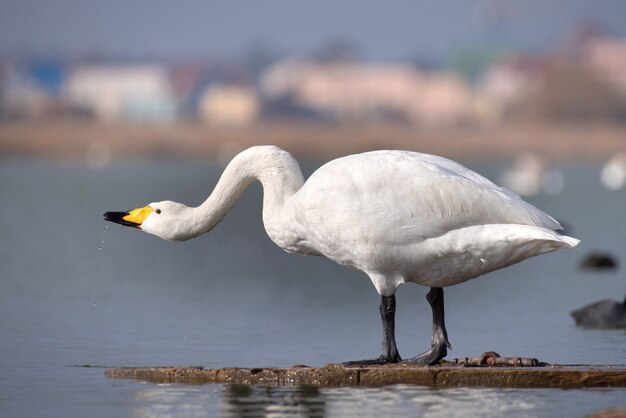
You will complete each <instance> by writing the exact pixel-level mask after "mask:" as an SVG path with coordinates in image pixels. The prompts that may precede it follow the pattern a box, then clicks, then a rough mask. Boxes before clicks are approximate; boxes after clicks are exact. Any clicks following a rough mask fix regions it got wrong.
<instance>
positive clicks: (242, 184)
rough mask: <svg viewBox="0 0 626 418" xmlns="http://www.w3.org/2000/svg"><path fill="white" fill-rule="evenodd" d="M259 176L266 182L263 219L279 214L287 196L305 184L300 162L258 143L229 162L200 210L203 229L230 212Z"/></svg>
mask: <svg viewBox="0 0 626 418" xmlns="http://www.w3.org/2000/svg"><path fill="white" fill-rule="evenodd" d="M255 180H259V181H260V182H261V184H262V185H263V221H264V222H265V224H266V225H267V223H268V220H269V219H270V218H272V217H274V216H276V215H278V214H279V213H280V211H281V209H282V208H283V206H284V203H285V202H286V201H287V199H288V198H289V197H290V196H292V195H293V194H294V193H295V192H296V191H298V189H300V187H302V185H303V184H304V178H303V176H302V171H301V170H300V166H299V165H298V162H297V161H296V160H295V159H294V158H293V157H292V156H291V154H289V153H288V152H286V151H283V150H282V149H280V148H278V147H274V146H256V147H252V148H248V149H247V150H245V151H243V152H241V153H240V154H238V155H237V156H235V158H233V160H232V161H231V162H230V163H229V164H228V166H227V167H226V169H225V170H224V172H223V173H222V176H221V177H220V179H219V181H218V183H217V185H216V186H215V189H213V192H212V193H211V195H210V196H209V197H208V198H207V200H206V201H204V203H202V204H201V205H200V206H198V207H197V208H195V209H194V211H199V212H200V213H196V215H198V216H197V217H196V218H197V219H198V220H199V223H200V224H199V225H197V228H198V229H199V230H200V233H204V232H207V231H209V230H211V229H212V228H213V227H215V225H217V224H218V223H219V222H220V221H221V220H222V219H223V218H224V216H226V214H227V213H228V211H229V210H230V209H232V207H233V206H234V205H235V203H236V202H237V200H239V198H240V197H241V195H242V194H243V192H244V191H245V189H246V188H247V187H248V186H249V185H250V184H251V183H252V182H254V181H255Z"/></svg>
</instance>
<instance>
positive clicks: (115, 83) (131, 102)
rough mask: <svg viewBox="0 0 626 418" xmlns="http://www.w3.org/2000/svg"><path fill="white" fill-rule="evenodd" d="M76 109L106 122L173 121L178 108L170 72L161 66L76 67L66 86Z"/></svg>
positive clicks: (68, 96)
mask: <svg viewBox="0 0 626 418" xmlns="http://www.w3.org/2000/svg"><path fill="white" fill-rule="evenodd" d="M65 93H66V96H67V100H68V102H69V103H70V105H72V106H73V107H75V108H77V109H81V111H84V112H89V113H92V114H93V115H94V116H95V117H96V118H98V119H101V120H104V121H115V120H131V121H159V122H163V121H171V120H173V119H174V118H175V117H176V116H177V106H176V101H175V99H174V95H173V94H172V90H171V87H170V82H169V77H168V73H167V71H166V69H164V68H162V67H161V66H158V65H149V64H146V65H134V64H133V65H131V64H129V65H102V66H99V65H94V66H79V67H77V68H74V69H73V70H72V71H71V73H70V75H69V78H68V82H67V86H66V91H65Z"/></svg>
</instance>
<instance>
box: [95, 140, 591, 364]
mask: <svg viewBox="0 0 626 418" xmlns="http://www.w3.org/2000/svg"><path fill="white" fill-rule="evenodd" d="M255 180H259V181H260V182H261V183H262V185H263V190H264V197H263V223H264V225H265V230H266V231H267V234H268V235H269V236H270V238H271V239H272V241H274V242H275V243H276V244H277V245H278V246H279V247H281V248H283V249H284V250H286V251H288V252H292V253H296V254H301V255H321V256H325V257H328V258H330V259H331V260H334V261H336V262H337V263H339V264H342V265H345V266H348V267H352V268H354V269H356V270H359V271H362V272H364V273H365V274H367V275H368V276H369V278H370V279H371V281H372V283H373V284H374V286H375V287H376V290H377V291H378V293H379V294H380V295H381V305H380V313H381V318H382V321H383V353H382V355H381V356H380V357H379V358H377V359H373V360H362V361H358V362H349V363H348V364H373V363H388V362H398V361H400V360H401V358H400V355H399V354H398V350H397V348H396V342H395V335H394V316H395V296H394V294H395V291H396V289H397V287H398V286H399V285H401V284H403V283H405V282H412V283H417V284H421V285H423V286H428V287H430V288H431V289H430V292H429V293H428V296H427V299H428V301H429V303H430V305H431V308H432V311H433V337H432V344H431V349H430V350H428V351H426V352H425V353H423V354H421V355H419V356H416V357H413V358H412V359H409V360H408V361H410V362H414V363H420V364H434V363H437V362H438V361H439V360H441V359H442V358H443V357H445V356H446V354H447V348H448V347H449V346H450V345H449V342H448V337H447V333H446V329H445V323H444V307H443V289H442V288H443V287H445V286H451V285H454V284H457V283H461V282H464V281H466V280H469V279H473V278H475V277H478V276H480V275H481V274H484V273H487V272H490V271H493V270H497V269H500V268H502V267H506V266H509V265H511V264H514V263H517V262H520V261H522V260H524V259H526V258H529V257H533V256H536V255H539V254H542V253H545V252H549V251H554V250H556V249H559V248H573V247H575V246H576V245H577V244H578V242H579V241H578V240H577V239H575V238H571V237H567V236H563V235H560V234H558V233H556V232H554V231H555V230H558V229H560V228H561V227H560V225H559V223H558V222H557V221H555V220H554V219H553V218H551V217H550V216H549V215H547V214H545V213H544V212H542V211H540V210H539V209H537V208H535V207H534V206H532V205H530V204H528V203H526V202H524V201H523V200H521V199H520V198H519V196H517V195H515V194H513V193H511V192H509V191H507V190H506V189H503V188H501V187H498V186H496V185H495V184H493V183H492V182H491V181H489V180H487V179H486V178H484V177H482V176H480V175H479V174H477V173H475V172H473V171H471V170H469V169H467V168H465V167H463V166H462V165H460V164H458V163H456V162H454V161H451V160H448V159H445V158H442V157H437V156H433V155H427V154H419V153H415V152H408V151H374V152H368V153H364V154H358V155H351V156H347V157H343V158H339V159H336V160H334V161H331V162H329V163H327V164H326V165H324V166H323V167H321V168H320V169H318V170H317V171H316V172H315V173H314V174H313V175H311V177H310V178H309V180H308V181H307V182H306V183H305V182H304V178H303V176H302V173H301V171H300V167H299V166H298V163H297V162H296V160H295V159H294V158H293V157H292V156H291V154H289V153H288V152H286V151H283V150H282V149H280V148H277V147H274V146H256V147H252V148H249V149H247V150H245V151H243V152H241V153H240V154H238V155H237V156H236V157H235V158H234V159H233V160H232V161H231V162H230V164H229V165H228V166H227V167H226V169H225V171H224V173H223V174H222V177H221V178H220V180H219V182H218V183H217V185H216V186H215V189H214V190H213V192H212V193H211V195H210V196H209V197H208V198H207V200H206V201H205V202H204V203H202V204H201V205H200V206H198V207H188V206H185V205H183V204H180V203H176V202H171V201H164V202H156V203H151V204H149V205H148V206H145V207H143V208H139V209H135V210H133V211H130V212H107V213H105V214H104V218H105V219H106V220H108V221H112V222H117V223H120V224H122V225H127V226H132V227H136V228H140V229H141V230H143V231H145V232H148V233H151V234H154V235H156V236H158V237H160V238H164V239H168V240H176V241H183V240H187V239H190V238H194V237H196V236H198V235H200V234H203V233H205V232H208V231H209V230H211V229H212V228H213V227H214V226H215V225H217V224H218V223H219V222H220V221H221V220H222V218H224V216H225V215H226V214H227V213H228V211H229V210H230V209H231V208H232V207H233V205H234V204H235V202H236V201H237V199H239V197H240V196H241V194H242V193H243V192H244V190H245V189H246V187H248V185H249V184H250V183H252V182H253V181H255Z"/></svg>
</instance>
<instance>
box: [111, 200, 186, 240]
mask: <svg viewBox="0 0 626 418" xmlns="http://www.w3.org/2000/svg"><path fill="white" fill-rule="evenodd" d="M191 210H192V208H190V207H188V206H185V205H183V204H181V203H176V202H171V201H169V200H166V201H163V202H155V203H150V204H149V205H148V206H144V207H142V208H137V209H133V210H131V211H128V212H107V213H105V214H104V219H105V220H106V221H109V222H115V223H118V224H120V225H124V226H130V227H131V228H137V229H141V230H142V231H144V232H147V233H149V234H152V235H156V236H157V237H159V238H163V239H166V240H171V241H185V240H188V239H190V238H193V237H195V236H197V235H198V234H197V233H195V232H194V228H193V225H192V223H191V222H192V220H193V217H192V216H191Z"/></svg>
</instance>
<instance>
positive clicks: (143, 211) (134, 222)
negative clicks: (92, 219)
mask: <svg viewBox="0 0 626 418" xmlns="http://www.w3.org/2000/svg"><path fill="white" fill-rule="evenodd" d="M152 212H154V209H152V208H151V207H150V206H145V207H143V208H137V209H133V210H131V211H130V212H107V213H105V214H104V220H105V221H109V222H115V223H116V224H120V225H124V226H130V227H132V228H140V227H141V224H142V223H143V221H145V220H146V218H147V217H148V215H150V214H151V213H152Z"/></svg>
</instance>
